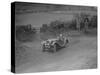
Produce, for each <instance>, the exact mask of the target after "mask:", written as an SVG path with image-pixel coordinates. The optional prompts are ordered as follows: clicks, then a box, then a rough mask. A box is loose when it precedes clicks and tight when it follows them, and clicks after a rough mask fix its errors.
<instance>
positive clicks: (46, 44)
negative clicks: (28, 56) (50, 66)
mask: <svg viewBox="0 0 100 75" xmlns="http://www.w3.org/2000/svg"><path fill="white" fill-rule="evenodd" d="M68 42H69V41H68V39H66V37H64V38H63V39H62V40H61V39H57V38H55V39H48V40H46V41H43V42H42V50H43V52H56V51H58V50H59V49H60V48H64V47H66V45H67V44H68Z"/></svg>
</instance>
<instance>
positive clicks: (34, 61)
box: [16, 36, 97, 73]
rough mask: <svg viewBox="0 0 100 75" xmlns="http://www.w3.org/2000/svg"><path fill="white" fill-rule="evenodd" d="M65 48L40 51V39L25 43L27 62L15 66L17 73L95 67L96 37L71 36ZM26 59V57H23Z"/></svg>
mask: <svg viewBox="0 0 100 75" xmlns="http://www.w3.org/2000/svg"><path fill="white" fill-rule="evenodd" d="M69 41H70V43H69V44H68V45H67V47H66V48H63V49H61V50H59V51H58V52H56V53H48V52H42V49H41V44H40V42H41V41H36V42H31V43H25V44H24V45H26V46H27V47H29V48H30V49H29V53H30V57H29V60H28V61H29V62H28V63H25V64H23V65H21V66H19V67H17V68H16V72H17V73H23V72H44V71H61V70H77V69H90V68H96V67H97V42H96V41H97V38H96V37H87V36H82V37H73V38H70V39H69ZM24 60H26V59H24Z"/></svg>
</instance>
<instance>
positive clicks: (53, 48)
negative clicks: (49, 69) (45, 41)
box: [52, 44, 57, 53]
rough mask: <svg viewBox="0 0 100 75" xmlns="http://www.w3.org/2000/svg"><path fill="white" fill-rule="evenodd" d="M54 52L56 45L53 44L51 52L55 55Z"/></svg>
mask: <svg viewBox="0 0 100 75" xmlns="http://www.w3.org/2000/svg"><path fill="white" fill-rule="evenodd" d="M56 51H57V47H56V44H54V45H53V46H52V52H53V53H55V52H56Z"/></svg>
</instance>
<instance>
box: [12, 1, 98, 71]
mask: <svg viewBox="0 0 100 75" xmlns="http://www.w3.org/2000/svg"><path fill="white" fill-rule="evenodd" d="M12 4H14V6H12V8H13V7H14V9H13V11H14V12H12V13H14V15H13V16H14V18H13V20H14V22H15V23H14V24H13V27H15V32H14V36H15V39H14V44H13V45H15V58H14V59H15V64H14V65H15V67H14V68H15V73H35V72H51V71H69V70H84V69H97V67H98V63H97V28H98V25H97V18H98V15H97V7H96V6H83V5H82V6H81V5H67V4H50V3H34V2H32V3H31V2H14V3H12ZM12 57H13V56H12Z"/></svg>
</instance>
